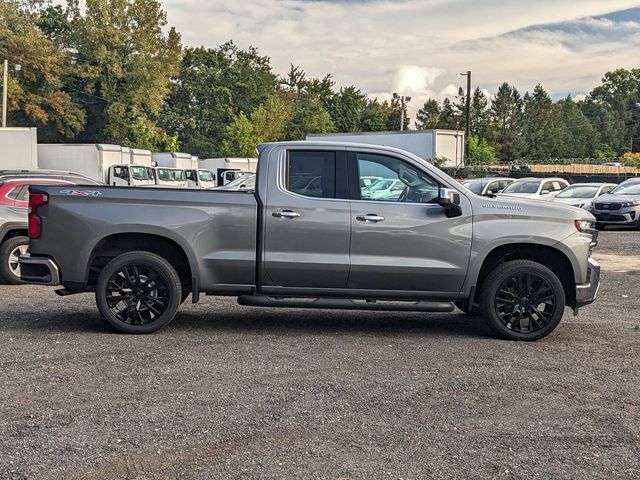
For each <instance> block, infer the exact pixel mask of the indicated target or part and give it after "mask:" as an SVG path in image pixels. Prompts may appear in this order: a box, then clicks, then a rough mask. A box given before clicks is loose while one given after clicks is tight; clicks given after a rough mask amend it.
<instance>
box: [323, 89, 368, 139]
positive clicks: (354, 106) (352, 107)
mask: <svg viewBox="0 0 640 480" xmlns="http://www.w3.org/2000/svg"><path fill="white" fill-rule="evenodd" d="M366 106H367V96H366V95H364V94H363V93H362V92H361V91H360V90H359V89H357V88H356V87H354V86H349V87H344V88H341V89H340V91H339V92H338V93H336V94H335V95H333V97H332V98H331V100H330V102H329V105H328V108H327V110H328V112H329V115H331V120H332V121H333V124H334V126H335V129H336V131H338V132H358V131H360V129H361V128H362V116H363V114H364V111H365V108H366Z"/></svg>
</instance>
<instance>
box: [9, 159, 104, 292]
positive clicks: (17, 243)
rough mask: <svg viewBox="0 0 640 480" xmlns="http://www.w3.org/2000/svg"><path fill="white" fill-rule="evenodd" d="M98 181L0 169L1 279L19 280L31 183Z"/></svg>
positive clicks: (72, 176) (24, 250) (54, 183)
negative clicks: (19, 262) (19, 259)
mask: <svg viewBox="0 0 640 480" xmlns="http://www.w3.org/2000/svg"><path fill="white" fill-rule="evenodd" d="M79 184H81V185H100V183H98V182H96V181H94V180H91V179H90V178H88V177H85V176H83V175H79V174H75V173H70V172H58V171H46V170H45V171H38V170H35V171H8V170H2V171H0V209H1V210H0V279H4V280H5V281H7V282H9V283H13V284H18V283H22V282H21V281H20V265H19V264H18V258H19V257H20V255H22V254H23V253H25V252H26V251H27V247H28V246H29V238H28V237H27V207H28V204H29V186H30V185H79Z"/></svg>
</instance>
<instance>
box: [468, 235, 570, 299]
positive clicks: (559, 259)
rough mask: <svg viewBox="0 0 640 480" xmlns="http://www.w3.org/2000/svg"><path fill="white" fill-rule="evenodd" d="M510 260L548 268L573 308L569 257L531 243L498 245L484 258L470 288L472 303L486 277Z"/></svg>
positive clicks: (544, 246)
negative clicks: (534, 263) (472, 296)
mask: <svg viewBox="0 0 640 480" xmlns="http://www.w3.org/2000/svg"><path fill="white" fill-rule="evenodd" d="M510 260H533V261H535V262H538V263H540V264H542V265H544V266H545V267H547V268H549V269H550V270H551V271H552V272H553V273H555V274H556V275H557V276H558V279H559V280H560V282H561V283H562V287H563V289H564V293H565V297H566V304H567V305H568V306H569V307H573V306H575V303H576V290H575V273H574V268H573V265H572V263H571V260H570V259H569V257H568V256H567V255H566V254H565V253H564V252H562V251H561V250H559V249H557V248H554V247H552V246H549V245H539V244H531V243H509V244H504V245H499V246H497V247H495V248H494V249H493V250H491V251H490V252H489V253H488V254H487V255H486V256H485V257H484V260H483V262H482V266H481V267H480V270H479V272H478V276H477V278H476V281H475V285H474V286H473V287H472V291H474V295H475V298H474V302H475V301H477V299H478V295H479V293H480V291H481V290H482V286H483V282H484V280H485V279H486V277H487V275H488V274H489V273H490V272H491V271H492V270H493V269H495V268H496V267H497V266H498V265H500V264H502V263H504V262H508V261H510Z"/></svg>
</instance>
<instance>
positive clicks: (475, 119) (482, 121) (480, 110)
mask: <svg viewBox="0 0 640 480" xmlns="http://www.w3.org/2000/svg"><path fill="white" fill-rule="evenodd" d="M470 117H471V118H470V120H471V125H470V127H469V130H470V131H471V134H472V135H476V136H478V137H479V138H481V139H482V138H487V137H489V136H490V134H491V132H490V128H491V125H490V120H489V99H488V98H487V96H486V95H485V94H484V92H483V91H482V90H480V87H476V89H475V90H474V91H473V95H472V96H471V115H470Z"/></svg>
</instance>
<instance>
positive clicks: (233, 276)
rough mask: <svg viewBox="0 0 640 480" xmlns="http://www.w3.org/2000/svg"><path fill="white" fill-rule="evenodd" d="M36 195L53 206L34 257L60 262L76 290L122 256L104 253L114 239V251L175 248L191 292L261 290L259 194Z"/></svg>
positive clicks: (102, 190) (34, 244)
mask: <svg viewBox="0 0 640 480" xmlns="http://www.w3.org/2000/svg"><path fill="white" fill-rule="evenodd" d="M32 193H46V194H47V195H48V196H49V202H48V204H47V205H45V206H42V207H40V208H39V209H38V214H39V216H40V217H41V218H42V235H41V237H40V238H39V239H32V240H31V244H30V253H31V254H34V255H38V254H45V255H47V256H49V257H51V258H53V260H54V261H55V262H56V263H57V264H58V266H59V268H60V276H61V282H62V284H63V285H65V286H66V287H68V288H76V289H77V288H81V287H82V286H83V285H86V284H87V282H88V279H89V276H90V275H91V266H92V265H95V264H96V262H100V258H99V257H101V256H109V255H112V254H113V253H117V252H113V251H112V252H105V251H101V245H104V244H106V243H107V241H106V240H107V239H109V241H108V243H109V244H110V245H112V246H113V247H110V248H111V249H117V248H118V246H122V248H127V249H131V248H132V247H133V249H137V248H138V247H139V248H140V249H146V248H148V246H149V245H150V244H151V243H154V242H155V243H156V244H158V245H164V246H166V247H167V248H173V249H174V250H175V255H183V256H184V258H185V261H187V262H188V267H189V269H188V275H190V277H191V278H184V279H183V281H186V282H188V283H187V288H188V289H189V290H191V289H192V288H193V290H194V291H196V292H197V291H204V292H219V293H225V292H239V293H242V292H248V291H251V289H252V288H253V285H255V272H256V236H257V212H258V204H257V201H256V197H255V196H254V194H253V193H252V192H235V191H215V190H186V189H152V188H130V187H93V186H92V187H81V186H73V187H68V186H62V187H61V186H47V187H45V186H42V187H32ZM132 232H135V233H132ZM114 240H115V242H114ZM158 240H160V242H159V243H158V242H157V241H158ZM87 265H89V268H87ZM186 275H187V274H185V276H186ZM189 283H190V285H189Z"/></svg>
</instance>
